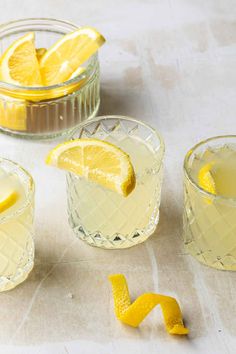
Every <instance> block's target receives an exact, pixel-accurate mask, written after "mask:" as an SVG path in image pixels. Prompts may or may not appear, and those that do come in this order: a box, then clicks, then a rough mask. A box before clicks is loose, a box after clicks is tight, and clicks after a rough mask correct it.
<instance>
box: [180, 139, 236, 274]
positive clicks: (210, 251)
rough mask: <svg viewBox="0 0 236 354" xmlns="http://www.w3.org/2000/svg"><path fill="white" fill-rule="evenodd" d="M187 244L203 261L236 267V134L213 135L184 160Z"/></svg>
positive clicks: (213, 264) (233, 268) (224, 267)
mask: <svg viewBox="0 0 236 354" xmlns="http://www.w3.org/2000/svg"><path fill="white" fill-rule="evenodd" d="M184 194H185V207H184V243H185V247H186V249H187V251H188V252H189V253H190V254H191V255H193V256H194V257H195V258H197V259H198V260H199V261H200V262H202V263H204V264H206V265H208V266H211V267H214V268H218V269H223V270H236V136H219V137H214V138H210V139H208V140H205V141H203V142H200V143H199V144H198V145H196V146H195V147H193V148H192V149H191V150H190V151H189V152H188V153H187V155H186V157H185V162H184Z"/></svg>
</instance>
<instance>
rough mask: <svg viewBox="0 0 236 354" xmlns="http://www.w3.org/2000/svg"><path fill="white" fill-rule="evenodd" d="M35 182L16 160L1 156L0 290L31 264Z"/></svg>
mask: <svg viewBox="0 0 236 354" xmlns="http://www.w3.org/2000/svg"><path fill="white" fill-rule="evenodd" d="M33 214H34V182H33V179H32V177H31V176H30V175H29V173H28V172H27V171H25V170H24V169H23V168H22V167H20V166H19V165H17V164H16V163H14V162H12V161H10V160H6V159H2V158H1V159H0V291H5V290H9V289H12V288H14V287H15V286H16V285H18V284H19V283H21V282H22V281H24V280H25V279H26V278H27V276H28V274H29V272H30V271H31V269H32V268H33V264H34V241H33V232H34V231H33Z"/></svg>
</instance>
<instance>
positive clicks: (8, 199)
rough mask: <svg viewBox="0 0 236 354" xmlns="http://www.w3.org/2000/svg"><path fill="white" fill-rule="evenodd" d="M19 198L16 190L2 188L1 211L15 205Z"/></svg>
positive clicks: (0, 197)
mask: <svg viewBox="0 0 236 354" xmlns="http://www.w3.org/2000/svg"><path fill="white" fill-rule="evenodd" d="M18 198H19V195H18V193H17V192H15V191H12V190H11V191H9V190H7V191H6V190H2V191H1V193H0V213H2V212H3V211H5V210H7V209H9V208H10V207H11V206H12V205H14V204H15V203H16V202H17V200H18Z"/></svg>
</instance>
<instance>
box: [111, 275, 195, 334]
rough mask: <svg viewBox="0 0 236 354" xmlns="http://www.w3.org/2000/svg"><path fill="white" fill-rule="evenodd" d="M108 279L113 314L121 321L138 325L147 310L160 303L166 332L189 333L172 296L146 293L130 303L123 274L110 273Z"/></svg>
mask: <svg viewBox="0 0 236 354" xmlns="http://www.w3.org/2000/svg"><path fill="white" fill-rule="evenodd" d="M108 279H109V281H110V282H111V285H112V292H113V298H114V305H115V314H116V317H117V318H118V319H119V320H120V321H121V322H123V323H125V324H127V325H129V326H132V327H138V326H139V324H140V323H141V322H142V321H143V319H144V318H145V317H146V316H147V315H148V314H149V312H151V310H152V309H153V308H154V307H155V306H156V305H160V306H161V309H162V313H163V317H164V321H165V327H166V330H167V332H168V333H170V334H179V335H186V334H188V333H189V330H188V328H186V327H185V326H184V324H183V319H182V313H181V310H180V307H179V304H178V302H177V301H176V300H175V299H174V298H173V297H170V296H165V295H160V294H152V293H146V294H143V295H141V296H139V297H138V298H137V299H136V300H135V301H134V302H133V303H132V304H131V300H130V295H129V289H128V285H127V282H126V279H125V277H124V275H123V274H112V275H110V276H109V277H108Z"/></svg>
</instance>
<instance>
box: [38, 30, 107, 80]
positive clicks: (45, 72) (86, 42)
mask: <svg viewBox="0 0 236 354" xmlns="http://www.w3.org/2000/svg"><path fill="white" fill-rule="evenodd" d="M104 42H105V39H104V37H103V36H102V35H101V34H100V33H99V32H98V31H96V30H95V29H94V28H91V27H82V28H80V29H78V30H77V31H74V32H71V33H68V34H67V35H65V36H64V37H62V38H61V39H59V40H58V41H57V42H56V43H55V44H54V45H53V46H52V47H51V48H49V49H48V50H47V51H46V53H45V54H44V55H43V56H42V58H41V59H40V71H41V75H42V79H43V83H44V85H47V86H48V85H55V84H58V83H61V82H64V81H66V80H68V79H69V78H70V76H71V75H72V74H73V72H74V71H75V70H76V69H77V68H78V67H79V66H80V65H81V64H83V63H84V62H85V61H86V60H88V59H89V57H91V55H93V54H94V53H95V52H96V51H97V50H98V48H99V47H100V46H101V45H102V44H103V43H104Z"/></svg>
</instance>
